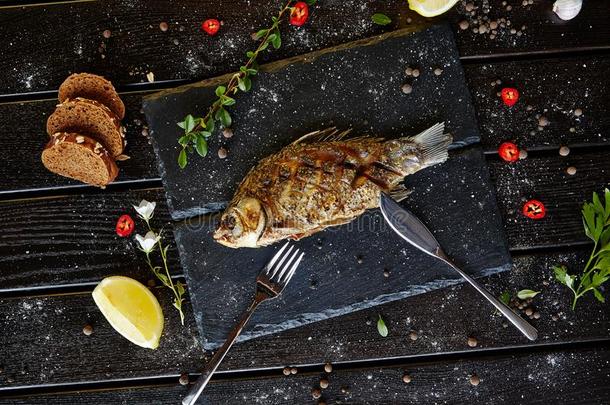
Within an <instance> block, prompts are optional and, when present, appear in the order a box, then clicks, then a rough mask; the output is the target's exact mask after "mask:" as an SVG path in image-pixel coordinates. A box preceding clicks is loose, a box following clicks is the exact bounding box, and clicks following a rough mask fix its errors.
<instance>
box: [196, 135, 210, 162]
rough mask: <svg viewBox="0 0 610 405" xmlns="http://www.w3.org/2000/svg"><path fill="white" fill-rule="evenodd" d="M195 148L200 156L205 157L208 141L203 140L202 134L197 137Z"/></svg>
mask: <svg viewBox="0 0 610 405" xmlns="http://www.w3.org/2000/svg"><path fill="white" fill-rule="evenodd" d="M195 150H196V151H197V153H198V154H199V156H201V157H205V155H207V154H208V142H207V141H206V140H205V137H204V136H203V135H201V134H200V135H199V136H198V137H197V143H196V144H195Z"/></svg>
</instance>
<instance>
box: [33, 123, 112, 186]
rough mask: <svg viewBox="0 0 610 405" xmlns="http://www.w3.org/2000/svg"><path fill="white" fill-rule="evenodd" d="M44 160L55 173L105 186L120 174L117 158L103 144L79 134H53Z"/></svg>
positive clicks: (43, 157)
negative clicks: (115, 159) (115, 160)
mask: <svg viewBox="0 0 610 405" xmlns="http://www.w3.org/2000/svg"><path fill="white" fill-rule="evenodd" d="M41 159H42V163H43V164H44V166H45V167H46V168H47V169H49V170H50V171H51V172H53V173H56V174H59V175H61V176H64V177H70V178H72V179H75V180H79V181H82V182H83V183H87V184H92V185H94V186H98V187H102V188H103V187H105V186H106V185H107V184H108V183H111V182H112V181H113V180H114V179H115V178H116V176H117V174H119V168H118V167H117V165H116V163H115V162H114V159H113V158H112V156H110V154H109V153H108V151H107V150H106V149H105V148H104V147H103V146H102V144H101V143H99V142H97V141H96V140H95V139H92V138H89V137H88V136H85V135H81V134H77V133H68V132H58V133H56V134H54V135H52V136H51V139H50V140H49V142H48V143H47V145H46V146H45V148H44V150H43V151H42V157H41Z"/></svg>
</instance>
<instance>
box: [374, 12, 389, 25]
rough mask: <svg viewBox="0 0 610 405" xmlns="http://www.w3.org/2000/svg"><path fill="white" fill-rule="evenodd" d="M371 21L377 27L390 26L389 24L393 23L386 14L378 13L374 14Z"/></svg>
mask: <svg viewBox="0 0 610 405" xmlns="http://www.w3.org/2000/svg"><path fill="white" fill-rule="evenodd" d="M371 19H372V20H373V22H374V23H375V24H377V25H388V24H389V23H391V22H392V20H391V19H390V17H388V16H387V15H385V14H382V13H376V14H373V15H372V16H371Z"/></svg>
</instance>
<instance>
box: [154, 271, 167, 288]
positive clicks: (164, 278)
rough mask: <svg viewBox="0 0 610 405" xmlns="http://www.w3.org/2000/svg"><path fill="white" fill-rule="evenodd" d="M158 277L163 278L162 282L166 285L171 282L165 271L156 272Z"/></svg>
mask: <svg viewBox="0 0 610 405" xmlns="http://www.w3.org/2000/svg"><path fill="white" fill-rule="evenodd" d="M156 276H157V278H158V279H159V280H161V282H162V283H163V284H165V285H167V284H169V279H168V278H167V276H166V275H165V274H163V273H157V274H156Z"/></svg>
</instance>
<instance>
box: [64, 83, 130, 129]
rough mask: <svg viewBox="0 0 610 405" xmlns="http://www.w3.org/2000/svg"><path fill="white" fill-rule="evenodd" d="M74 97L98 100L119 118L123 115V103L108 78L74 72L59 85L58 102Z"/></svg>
mask: <svg viewBox="0 0 610 405" xmlns="http://www.w3.org/2000/svg"><path fill="white" fill-rule="evenodd" d="M76 97H82V98H88V99H91V100H95V101H98V102H100V103H102V104H104V105H105V106H106V107H108V108H109V109H110V110H112V112H114V114H115V115H116V116H118V117H119V119H121V120H122V119H123V118H124V117H125V104H123V101H122V100H121V98H120V97H119V93H117V91H116V90H115V88H114V86H113V85H112V83H111V82H110V81H109V80H106V79H105V78H104V77H102V76H98V75H94V74H91V73H74V74H72V75H70V76H68V78H67V79H66V80H64V82H63V83H62V84H61V86H59V97H58V98H59V102H60V103H63V102H64V101H66V100H68V99H73V98H76Z"/></svg>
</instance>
